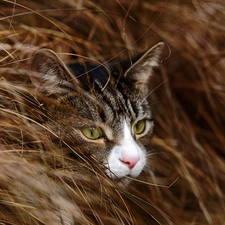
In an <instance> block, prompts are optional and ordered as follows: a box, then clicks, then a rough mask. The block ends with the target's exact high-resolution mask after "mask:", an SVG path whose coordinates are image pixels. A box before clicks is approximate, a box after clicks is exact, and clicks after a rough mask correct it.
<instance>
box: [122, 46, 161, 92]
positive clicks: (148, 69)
mask: <svg viewBox="0 0 225 225" xmlns="http://www.w3.org/2000/svg"><path fill="white" fill-rule="evenodd" d="M163 47H164V42H159V43H157V44H156V45H154V46H153V47H152V48H150V49H149V50H147V51H146V52H145V53H144V54H143V55H142V56H141V57H140V58H139V59H138V60H137V61H136V62H135V63H134V64H133V65H132V66H131V67H130V68H129V69H128V70H127V71H126V72H125V74H124V77H125V79H128V80H129V81H130V82H131V84H132V85H133V87H134V88H135V89H137V90H139V91H140V92H141V93H142V94H143V95H145V94H147V92H148V81H149V79H150V77H151V76H152V75H153V68H155V67H159V57H160V54H161V52H162V49H163Z"/></svg>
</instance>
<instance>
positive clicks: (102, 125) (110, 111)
mask: <svg viewBox="0 0 225 225" xmlns="http://www.w3.org/2000/svg"><path fill="white" fill-rule="evenodd" d="M163 46H164V44H163V43H158V44H157V45H155V46H153V47H152V48H151V49H149V50H148V51H147V52H146V53H145V54H143V55H142V56H141V57H140V58H139V59H138V60H137V61H136V62H135V63H134V64H133V65H132V66H130V67H129V66H127V64H128V63H127V62H121V63H118V64H110V65H107V66H105V65H100V66H96V65H85V66H82V65H78V64H73V65H69V68H68V67H67V66H66V65H65V64H64V63H63V62H62V61H61V60H60V58H59V57H58V56H57V55H56V54H55V53H54V52H53V51H51V50H47V49H41V50H39V51H37V52H36V54H35V55H34V57H33V60H32V63H31V67H30V71H31V73H30V78H31V81H32V83H33V85H34V86H35V87H36V89H37V92H40V93H44V94H45V95H46V96H48V97H49V99H53V100H54V101H50V102H51V103H49V104H46V105H45V107H46V109H47V110H48V113H49V114H51V115H52V121H55V122H52V121H51V122H50V121H48V122H46V123H47V124H48V127H50V128H51V129H52V130H53V131H54V132H56V133H57V132H58V133H60V137H61V138H63V140H65V141H67V142H68V143H70V145H72V146H73V148H74V150H75V151H76V152H78V154H81V155H82V154H83V155H86V156H88V157H89V158H90V159H91V160H94V161H95V162H96V163H99V164H100V165H101V166H102V167H103V168H104V170H105V173H106V174H107V175H108V176H109V177H110V178H112V179H123V178H125V177H128V176H130V177H137V176H138V175H139V174H140V173H141V171H142V170H143V168H144V167H145V165H146V149H145V145H146V143H149V139H150V137H151V135H152V132H153V120H152V114H151V110H150V107H149V103H148V101H147V100H146V97H147V95H148V94H149V92H150V90H149V88H148V86H149V80H150V77H151V76H152V74H153V68H154V67H156V66H158V64H159V55H160V53H161V50H162V48H163Z"/></svg>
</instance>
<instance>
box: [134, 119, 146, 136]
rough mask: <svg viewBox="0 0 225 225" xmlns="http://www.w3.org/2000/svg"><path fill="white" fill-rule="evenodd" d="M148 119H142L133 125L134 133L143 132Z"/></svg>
mask: <svg viewBox="0 0 225 225" xmlns="http://www.w3.org/2000/svg"><path fill="white" fill-rule="evenodd" d="M145 127H146V120H140V121H138V122H137V123H136V124H135V125H134V126H133V132H134V134H137V135H138V134H141V133H143V132H144V131H145Z"/></svg>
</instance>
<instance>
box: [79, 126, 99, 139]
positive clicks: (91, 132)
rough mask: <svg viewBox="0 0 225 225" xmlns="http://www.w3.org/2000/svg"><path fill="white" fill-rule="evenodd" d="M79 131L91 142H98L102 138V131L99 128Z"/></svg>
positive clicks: (86, 128)
mask: <svg viewBox="0 0 225 225" xmlns="http://www.w3.org/2000/svg"><path fill="white" fill-rule="evenodd" d="M80 131H81V133H82V134H83V135H84V136H85V137H86V138H87V139H89V140H92V141H95V140H99V139H101V138H102V137H103V131H102V129H101V128H100V127H83V128H82V129H81V130H80ZM95 132H97V134H96V133H95ZM89 134H90V135H89Z"/></svg>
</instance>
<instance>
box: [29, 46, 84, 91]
mask: <svg viewBox="0 0 225 225" xmlns="http://www.w3.org/2000/svg"><path fill="white" fill-rule="evenodd" d="M30 79H31V82H32V84H33V85H34V86H35V87H36V88H37V89H38V90H40V91H42V92H44V93H46V94H47V95H52V94H53V95H64V94H66V93H68V92H70V91H72V90H74V89H75V88H76V86H80V85H79V81H78V80H77V79H76V78H75V76H74V75H72V74H71V72H70V71H69V70H68V68H67V66H66V65H65V64H64V62H63V61H62V60H61V59H60V58H59V57H58V55H57V54H56V53H55V52H53V51H52V50H50V49H40V50H38V51H37V52H36V53H35V54H34V56H33V58H32V61H31V64H30Z"/></svg>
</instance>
